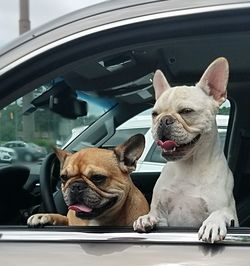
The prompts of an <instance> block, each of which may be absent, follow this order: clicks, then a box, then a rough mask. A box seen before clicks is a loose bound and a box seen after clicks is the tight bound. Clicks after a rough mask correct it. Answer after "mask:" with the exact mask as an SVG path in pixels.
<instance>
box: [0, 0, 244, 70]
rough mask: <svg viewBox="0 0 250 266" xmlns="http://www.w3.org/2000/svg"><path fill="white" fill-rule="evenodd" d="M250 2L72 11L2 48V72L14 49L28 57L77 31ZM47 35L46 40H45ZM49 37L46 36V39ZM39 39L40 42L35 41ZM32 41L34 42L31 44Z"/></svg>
mask: <svg viewBox="0 0 250 266" xmlns="http://www.w3.org/2000/svg"><path fill="white" fill-rule="evenodd" d="M244 3H249V1H246V0H245V1H244V0H242V1H238V0H210V1H203V0H190V1H182V0H161V1H160V0H151V1H150V0H146V1H145V0H135V1H133V0H129V1H123V0H110V1H105V2H103V3H99V4H96V5H93V6H90V7H87V8H83V9H80V10H77V11H75V12H71V13H69V14H67V15H64V16H62V17H60V18H58V19H55V20H53V21H51V22H48V23H46V24H44V25H42V26H40V27H38V28H36V29H34V30H31V31H28V32H27V33H25V34H23V35H21V36H20V37H18V38H17V39H15V40H14V41H12V42H10V43H8V44H7V45H6V46H5V47H3V48H2V49H0V56H1V61H0V70H1V68H3V67H4V66H5V65H7V64H9V63H10V62H12V61H13V60H15V59H16V57H17V56H16V55H15V58H13V57H12V56H13V55H11V54H9V52H10V51H11V50H13V49H14V48H18V47H20V48H22V49H20V50H18V49H16V52H15V53H20V56H19V57H21V56H23V55H25V54H26V53H28V52H30V51H31V50H35V49H38V48H39V47H42V46H44V45H46V44H48V43H50V42H53V41H55V40H57V39H60V38H64V37H66V36H70V35H72V34H74V33H76V32H77V31H83V30H86V29H91V28H93V27H97V26H101V25H104V24H107V23H111V22H112V23H113V22H115V21H121V20H124V19H131V18H136V17H138V16H144V15H152V14H155V13H159V10H161V12H165V11H181V10H189V11H191V9H192V8H208V7H212V6H222V5H224V7H225V5H230V4H238V5H239V4H244ZM42 36H43V38H41V37H42ZM45 36H46V37H45ZM36 39H39V41H35V40H36ZM31 40H32V42H31ZM27 42H28V43H29V45H28V47H25V44H26V43H27Z"/></svg>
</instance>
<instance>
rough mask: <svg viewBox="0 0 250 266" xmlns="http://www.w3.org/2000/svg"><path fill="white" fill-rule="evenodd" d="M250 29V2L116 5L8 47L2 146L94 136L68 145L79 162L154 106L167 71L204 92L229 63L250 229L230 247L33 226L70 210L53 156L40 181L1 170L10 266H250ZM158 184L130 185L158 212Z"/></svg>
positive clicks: (1, 80)
mask: <svg viewBox="0 0 250 266" xmlns="http://www.w3.org/2000/svg"><path fill="white" fill-rule="evenodd" d="M249 30H250V1H245V0H242V1H233V0H223V1H222V0H220V1H219V0H212V1H198V0H190V1H179V0H172V1H167V0H165V1H164V0H163V1H157V0H150V1H149V0H143V1H142V0H133V1H132V0H128V1H121V0H115V1H106V2H104V3H102V4H100V5H96V6H93V7H89V8H86V9H83V10H79V11H77V12H74V13H72V14H69V15H67V16H64V17H62V18H60V19H58V20H55V21H53V22H51V23H49V24H47V25H45V26H43V27H40V28H38V29H36V30H34V31H31V32H28V33H27V34H24V35H23V36H21V37H20V38H18V39H17V40H15V41H14V42H12V43H10V44H8V46H6V48H4V49H2V50H1V51H0V84H1V86H0V92H1V98H0V108H1V123H3V124H4V125H5V126H4V127H1V134H0V138H2V136H5V138H6V136H7V137H9V140H12V139H18V138H21V137H23V139H24V141H25V142H34V139H32V137H31V136H33V138H35V137H37V136H39V137H41V138H43V139H44V138H45V139H47V140H48V141H50V142H51V143H52V145H53V144H56V140H60V141H61V142H62V143H63V142H64V141H66V140H67V139H68V137H69V136H72V129H73V128H78V127H79V126H83V127H85V129H84V130H83V131H82V132H78V133H77V134H76V135H74V136H73V138H71V139H70V141H69V142H66V144H64V145H63V149H66V150H68V151H70V152H74V151H77V150H79V149H81V148H83V147H88V146H89V147H93V146H94V147H104V146H105V145H106V143H107V142H108V141H109V140H110V139H111V138H112V136H114V134H115V132H116V130H117V128H118V127H119V126H120V125H121V124H123V123H124V122H126V121H128V120H129V119H130V118H132V117H134V116H136V115H137V114H139V113H141V112H142V111H145V110H147V109H149V108H150V107H152V106H153V104H154V90H153V87H152V77H153V75H154V72H155V70H156V69H161V70H162V71H163V72H164V73H165V74H166V76H167V77H168V80H169V82H170V83H171V85H176V84H195V83H196V82H197V81H198V79H199V77H200V75H201V74H202V73H203V71H204V70H205V69H206V67H207V66H208V65H209V63H210V62H212V61H213V60H214V59H215V58H217V57H219V56H224V57H226V58H227V59H228V61H229V64H230V81H229V84H228V99H229V102H230V113H229V121H228V127H227V132H226V137H225V143H224V152H225V155H226V158H227V160H228V164H229V166H230V168H231V170H232V172H233V174H234V181H235V182H234V184H235V185H234V196H235V200H236V204H237V214H238V217H239V221H240V227H239V228H233V227H230V228H228V234H227V237H226V238H225V240H223V241H221V242H219V243H217V244H214V245H207V244H205V243H203V242H202V241H200V240H198V237H197V228H187V227H182V228H170V227H167V228H156V230H155V231H154V232H152V233H149V234H138V233H135V232H133V230H132V228H102V227H63V226H62V227H59V228H58V227H55V226H45V228H42V229H41V228H38V229H35V228H28V227H27V226H26V220H27V217H28V216H29V215H31V214H34V213H38V212H57V213H61V214H65V213H66V212H67V208H66V206H65V203H64V201H63V199H62V196H61V193H60V177H59V163H58V160H56V158H55V155H54V154H53V153H51V154H50V155H48V156H47V157H46V158H45V160H44V161H43V164H42V166H41V169H40V166H39V165H38V164H37V165H35V166H34V169H32V172H30V171H29V170H30V168H28V167H25V166H23V165H13V166H11V167H5V168H0V175H2V176H0V182H2V183H0V189H1V191H0V196H1V201H0V209H1V215H0V224H1V227H0V236H1V237H0V263H1V264H2V265H17V264H19V265H27V264H29V263H32V264H34V265H35V264H39V263H40V264H43V265H55V266H56V265H60V266H62V265H70V264H72V263H76V264H82V263H85V264H87V265H98V264H100V263H101V264H104V265H116V264H119V265H127V264H131V265H249V259H250V252H249V246H250V240H249V233H250V227H249V226H250V168H249V165H250V164H249V160H250V159H249V158H250V152H249V151H250V149H249V146H250V137H249V136H250V119H249V116H248V114H249V111H250V110H249V109H250V105H249V101H250V55H249V47H250V34H249V32H250V31H249ZM31 96H32V97H31ZM25 100H27V101H28V103H29V104H27V106H26V105H25V106H26V109H27V110H24V107H25V106H24V102H25ZM194 101H195V99H194ZM10 110H11V112H12V110H15V111H14V112H13V114H12V116H11V117H12V118H13V119H10V116H9V112H10ZM15 118H17V119H16V120H15ZM13 120H14V121H16V123H13ZM10 129H11V130H10ZM4 130H5V131H4ZM27 131H29V132H30V133H32V134H27V133H29V132H27ZM31 131H32V132H31ZM145 133H146V132H145ZM0 140H2V139H0ZM34 170H37V171H34ZM159 174H160V173H159V171H158V170H157V171H156V172H155V171H154V170H153V171H151V172H135V173H133V174H132V175H131V178H132V181H133V182H134V183H135V184H136V185H137V186H138V188H139V189H140V190H141V191H142V192H143V193H144V194H145V196H146V197H147V199H148V201H149V202H150V199H151V196H152V190H153V187H154V184H155V182H156V180H157V178H158V176H159ZM10 225H12V226H10ZM13 225H15V226H13Z"/></svg>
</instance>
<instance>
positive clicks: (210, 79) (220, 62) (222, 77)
mask: <svg viewBox="0 0 250 266" xmlns="http://www.w3.org/2000/svg"><path fill="white" fill-rule="evenodd" d="M228 76H229V65H228V61H227V59H226V58H224V57H219V58H217V59H216V60H215V61H213V62H212V63H211V64H210V65H209V66H208V68H207V69H206V71H205V72H204V74H203V75H202V77H201V79H200V81H199V82H198V83H197V86H199V87H200V88H202V89H203V90H204V91H205V92H206V93H207V94H208V95H212V96H213V97H214V99H215V100H216V101H217V102H218V103H219V105H221V104H222V103H223V102H224V101H225V100H226V99H227V83H228Z"/></svg>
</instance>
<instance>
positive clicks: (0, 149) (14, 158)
mask: <svg viewBox="0 0 250 266" xmlns="http://www.w3.org/2000/svg"><path fill="white" fill-rule="evenodd" d="M0 153H3V154H5V153H7V154H8V155H9V156H10V157H11V159H7V161H8V162H10V163H12V162H16V161H17V153H16V151H15V150H13V149H11V148H7V147H1V146H0ZM1 161H2V162H4V160H1Z"/></svg>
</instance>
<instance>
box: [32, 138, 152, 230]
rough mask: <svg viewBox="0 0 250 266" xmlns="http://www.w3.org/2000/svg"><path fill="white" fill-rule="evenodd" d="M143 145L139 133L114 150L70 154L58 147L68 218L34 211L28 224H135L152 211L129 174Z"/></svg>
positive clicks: (143, 140) (92, 150)
mask: <svg viewBox="0 0 250 266" xmlns="http://www.w3.org/2000/svg"><path fill="white" fill-rule="evenodd" d="M144 146H145V139H144V136H143V135H141V134H137V135H135V136H133V137H131V138H130V139H129V140H127V141H126V142H125V143H123V144H121V145H119V146H117V147H116V148H115V149H114V150H107V149H99V148H87V149H83V150H80V151H78V152H76V153H74V154H71V153H69V152H66V151H64V150H61V149H55V153H56V155H57V157H58V158H59V160H60V164H61V170H60V174H61V179H62V192H63V196H64V199H65V202H66V204H67V206H68V208H69V211H68V214H67V217H66V216H63V215H60V214H35V215H32V216H31V217H30V218H29V219H28V221H27V223H28V225H30V226H39V225H44V224H53V225H82V226H83V225H103V226H104V225H105V226H130V225H132V224H133V222H134V221H135V220H136V219H137V218H138V217H139V216H140V215H144V214H146V213H148V211H149V206H148V203H147V201H146V199H145V198H144V196H143V194H142V193H141V192H140V191H139V190H138V189H137V187H136V186H135V185H134V184H133V182H132V180H131V178H130V176H129V174H130V173H131V172H132V171H133V170H135V168H136V162H137V160H138V159H139V158H140V156H141V154H142V152H143V150H144Z"/></svg>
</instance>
